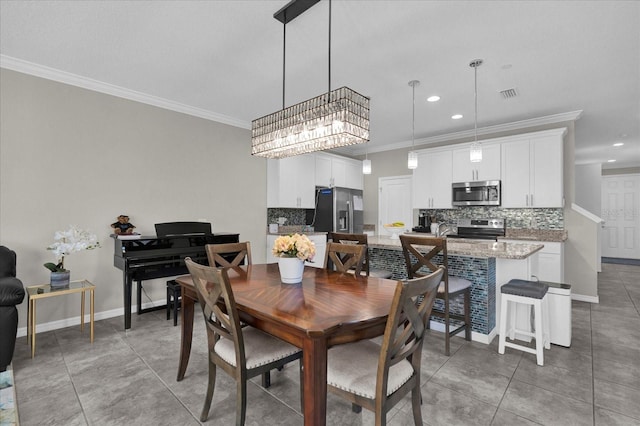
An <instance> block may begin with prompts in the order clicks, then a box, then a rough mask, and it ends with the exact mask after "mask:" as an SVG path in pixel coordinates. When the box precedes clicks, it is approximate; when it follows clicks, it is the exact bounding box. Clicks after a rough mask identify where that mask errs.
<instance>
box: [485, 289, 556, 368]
mask: <svg viewBox="0 0 640 426" xmlns="http://www.w3.org/2000/svg"><path fill="white" fill-rule="evenodd" d="M548 288H549V286H547V284H544V283H541V282H537V281H527V280H518V279H513V280H511V281H509V282H508V283H507V284H505V285H503V286H502V287H501V288H500V293H501V294H502V302H501V303H500V318H501V319H500V339H499V340H498V342H499V343H498V353H499V354H501V355H502V354H504V348H505V347H509V348H514V349H518V350H521V351H524V352H528V353H532V354H535V355H536V362H537V364H538V365H540V366H542V365H544V349H550V348H551V345H550V340H549V308H548V305H547V290H548ZM509 302H514V303H522V304H526V305H529V306H533V315H534V331H533V332H531V331H529V330H522V329H516V305H513V306H512V307H511V312H510V313H511V315H510V316H509V315H508V314H509ZM507 325H508V328H507ZM516 333H518V334H521V335H525V336H530V337H533V338H535V339H536V347H535V349H533V348H529V347H526V346H523V345H519V344H517V343H513V342H507V341H506V337H507V334H508V335H509V338H510V339H511V340H514V338H515V334H516Z"/></svg>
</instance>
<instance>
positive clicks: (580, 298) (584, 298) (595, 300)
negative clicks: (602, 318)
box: [571, 294, 600, 303]
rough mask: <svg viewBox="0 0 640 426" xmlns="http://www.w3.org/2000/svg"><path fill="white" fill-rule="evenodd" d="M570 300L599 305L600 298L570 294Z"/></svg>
mask: <svg viewBox="0 0 640 426" xmlns="http://www.w3.org/2000/svg"><path fill="white" fill-rule="evenodd" d="M571 300H577V301H580V302H589V303H600V296H585V295H584V294H572V295H571Z"/></svg>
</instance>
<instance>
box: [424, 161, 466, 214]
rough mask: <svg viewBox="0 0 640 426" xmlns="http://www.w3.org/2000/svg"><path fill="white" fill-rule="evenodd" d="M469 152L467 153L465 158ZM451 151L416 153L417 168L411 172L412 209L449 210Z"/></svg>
mask: <svg viewBox="0 0 640 426" xmlns="http://www.w3.org/2000/svg"><path fill="white" fill-rule="evenodd" d="M468 155H469V151H467V156H468ZM451 162H452V150H451V149H450V148H449V149H429V150H426V151H418V168H417V169H414V170H413V183H412V187H413V208H414V209H429V208H432V209H450V208H451V182H452V180H451V178H452V173H451Z"/></svg>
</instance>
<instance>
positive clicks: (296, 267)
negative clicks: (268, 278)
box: [278, 257, 304, 284]
mask: <svg viewBox="0 0 640 426" xmlns="http://www.w3.org/2000/svg"><path fill="white" fill-rule="evenodd" d="M278 267H279V268H280V281H282V282H283V283H284V284H297V283H300V282H302V274H303V273H304V260H301V259H298V258H297V257H281V258H279V259H278Z"/></svg>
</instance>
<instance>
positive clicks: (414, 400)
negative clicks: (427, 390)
mask: <svg viewBox="0 0 640 426" xmlns="http://www.w3.org/2000/svg"><path fill="white" fill-rule="evenodd" d="M420 405H422V392H420V386H416V387H414V388H413V390H412V391H411V406H412V409H413V422H414V423H415V424H417V425H421V424H422V409H421V408H420Z"/></svg>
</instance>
